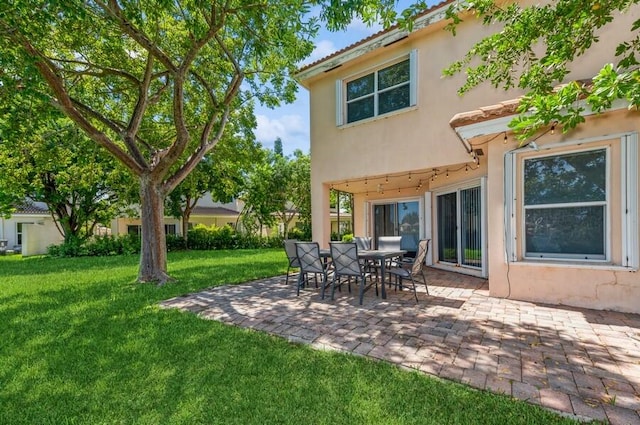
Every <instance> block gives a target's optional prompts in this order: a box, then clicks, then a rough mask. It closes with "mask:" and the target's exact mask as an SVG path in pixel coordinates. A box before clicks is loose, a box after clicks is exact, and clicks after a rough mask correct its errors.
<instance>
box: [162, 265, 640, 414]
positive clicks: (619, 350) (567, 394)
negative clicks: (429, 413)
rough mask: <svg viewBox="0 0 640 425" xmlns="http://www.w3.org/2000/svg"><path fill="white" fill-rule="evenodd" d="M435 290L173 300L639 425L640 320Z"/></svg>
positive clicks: (466, 279)
mask: <svg viewBox="0 0 640 425" xmlns="http://www.w3.org/2000/svg"><path fill="white" fill-rule="evenodd" d="M427 274H428V282H429V292H430V294H431V295H430V296H427V295H426V293H425V292H424V287H422V288H420V286H418V289H419V290H421V292H419V293H418V296H419V299H420V301H419V303H418V304H416V302H415V300H414V298H413V293H412V292H411V291H398V292H395V291H394V290H393V289H391V290H389V291H388V296H387V299H386V300H382V299H381V298H379V297H376V296H375V293H374V292H373V291H369V292H367V293H366V294H365V299H364V305H362V306H360V305H358V300H357V296H356V292H357V291H354V293H352V294H349V293H348V292H347V290H346V287H345V288H343V290H342V292H336V299H335V300H334V301H331V300H330V299H329V298H328V297H327V298H326V299H325V300H322V299H321V297H320V293H321V291H320V290H319V289H316V288H308V289H305V290H303V291H301V293H300V296H299V297H296V295H295V286H294V285H291V284H290V285H288V286H287V285H284V284H283V283H284V276H279V277H275V278H271V279H263V280H259V281H254V282H248V283H246V284H242V285H233V286H223V287H217V288H213V289H210V290H206V291H202V292H199V293H195V294H189V295H186V296H183V297H178V298H174V299H171V300H167V301H165V302H163V303H162V306H163V307H167V308H180V309H183V310H188V311H191V312H194V313H197V314H199V315H201V316H203V317H205V318H207V319H212V320H219V321H222V322H226V323H231V324H235V325H237V326H242V327H246V328H252V329H255V330H259V331H264V332H269V333H272V334H275V335H279V336H281V337H284V338H286V339H288V340H291V341H294V342H299V343H304V344H310V345H312V346H314V347H317V348H319V349H330V350H340V351H347V352H351V353H354V354H357V355H364V356H368V357H372V358H376V359H379V360H383V361H388V362H391V363H395V364H397V365H399V366H401V367H406V368H410V369H415V370H419V371H421V372H424V373H428V374H431V375H435V376H438V377H441V378H445V379H451V380H454V381H458V382H462V383H464V384H467V385H470V386H473V387H475V388H479V389H486V390H489V391H493V392H498V393H504V394H507V395H511V396H513V397H515V398H518V399H522V400H526V401H529V402H531V403H535V404H540V405H542V406H545V407H547V408H551V409H554V410H557V411H560V412H564V413H568V414H571V415H576V416H578V417H582V418H595V419H601V420H608V421H609V422H610V423H612V424H640V416H639V414H638V411H639V410H640V397H639V394H640V316H638V315H633V314H624V313H614V312H605V311H594V310H586V309H579V308H572V307H558V306H546V305H539V304H534V303H528V302H522V301H513V300H507V299H501V298H492V297H489V291H488V284H487V281H485V280H483V279H479V278H474V277H470V276H465V275H460V274H457V273H450V272H444V271H440V270H436V269H429V270H428V271H427Z"/></svg>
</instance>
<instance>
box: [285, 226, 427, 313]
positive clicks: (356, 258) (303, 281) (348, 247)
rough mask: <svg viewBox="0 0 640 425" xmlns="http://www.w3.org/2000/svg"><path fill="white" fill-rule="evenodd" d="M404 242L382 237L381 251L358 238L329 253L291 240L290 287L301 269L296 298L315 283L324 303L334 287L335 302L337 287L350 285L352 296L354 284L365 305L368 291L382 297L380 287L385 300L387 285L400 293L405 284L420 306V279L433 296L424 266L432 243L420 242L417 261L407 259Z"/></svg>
mask: <svg viewBox="0 0 640 425" xmlns="http://www.w3.org/2000/svg"><path fill="white" fill-rule="evenodd" d="M400 241H401V237H400V236H381V237H380V238H378V244H377V249H374V248H373V247H372V245H371V242H372V239H371V238H368V237H356V238H354V241H353V242H331V243H330V244H329V249H321V248H320V245H319V244H318V243H317V242H301V241H297V240H293V239H287V240H285V241H284V248H285V252H286V254H287V258H288V260H289V267H288V269H287V278H286V281H285V282H286V283H287V284H288V283H289V276H290V274H291V271H292V270H293V269H299V273H298V278H297V282H296V295H300V289H301V288H304V287H307V286H309V285H310V283H311V281H313V282H314V283H315V287H316V288H319V287H320V288H321V289H322V299H324V297H325V291H326V289H327V288H328V286H329V285H330V286H331V300H333V299H334V296H335V289H336V286H337V287H338V290H340V291H341V288H342V285H343V284H345V283H346V284H347V287H348V290H349V293H351V282H352V281H353V282H354V283H356V284H357V285H358V289H359V298H360V304H361V305H362V303H363V300H364V293H365V292H366V291H367V290H368V289H370V288H372V287H375V291H376V296H378V294H379V291H378V283H380V289H381V290H380V293H381V295H382V298H383V299H386V298H387V292H386V289H385V283H388V285H389V287H391V285H392V284H394V285H395V289H396V290H397V289H398V288H400V289H402V287H403V282H404V281H407V282H411V284H412V289H413V294H414V296H415V299H416V302H417V301H418V295H417V292H416V281H415V279H416V278H418V277H422V280H423V282H424V285H425V288H426V289H427V295H428V294H429V289H428V287H427V280H426V277H425V275H424V271H423V266H424V263H425V258H426V256H427V252H428V250H429V244H430V239H423V240H420V241H419V243H418V250H417V252H416V255H415V257H413V258H405V254H407V251H406V250H403V249H401V248H400ZM387 277H388V279H387ZM392 278H395V280H392ZM367 282H368V283H367Z"/></svg>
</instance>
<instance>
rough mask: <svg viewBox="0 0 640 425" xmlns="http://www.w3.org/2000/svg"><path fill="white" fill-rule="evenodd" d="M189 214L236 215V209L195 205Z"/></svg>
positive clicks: (237, 213)
mask: <svg viewBox="0 0 640 425" xmlns="http://www.w3.org/2000/svg"><path fill="white" fill-rule="evenodd" d="M191 215H192V216H194V215H208V216H217V215H222V216H238V215H240V213H239V212H238V211H234V210H231V209H229V208H224V207H195V208H194V209H193V211H192V212H191Z"/></svg>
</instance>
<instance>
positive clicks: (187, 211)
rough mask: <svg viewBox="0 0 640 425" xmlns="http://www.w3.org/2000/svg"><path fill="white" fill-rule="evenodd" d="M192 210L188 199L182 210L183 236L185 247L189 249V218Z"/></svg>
mask: <svg viewBox="0 0 640 425" xmlns="http://www.w3.org/2000/svg"><path fill="white" fill-rule="evenodd" d="M191 210H192V208H191V207H190V206H189V202H188V201H187V206H186V208H185V209H184V211H183V212H182V238H183V239H184V247H185V248H187V249H189V218H190V217H191Z"/></svg>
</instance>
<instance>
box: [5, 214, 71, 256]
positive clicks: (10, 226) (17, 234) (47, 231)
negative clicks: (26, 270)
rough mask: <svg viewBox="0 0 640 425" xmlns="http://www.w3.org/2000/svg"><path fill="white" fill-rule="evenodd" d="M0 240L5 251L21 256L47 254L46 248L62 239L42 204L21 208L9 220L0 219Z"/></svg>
mask: <svg viewBox="0 0 640 425" xmlns="http://www.w3.org/2000/svg"><path fill="white" fill-rule="evenodd" d="M0 239H3V240H6V241H7V249H8V250H10V251H14V252H19V253H21V254H22V255H23V256H25V257H26V256H30V255H41V254H46V253H47V247H49V246H50V245H57V244H59V243H61V242H62V241H63V240H64V238H63V237H62V235H61V234H60V232H59V231H58V228H57V227H56V224H55V223H54V221H53V218H52V217H51V214H50V213H49V211H48V210H47V207H46V205H45V204H43V203H37V204H33V205H26V206H21V207H19V208H18V209H17V211H16V212H15V213H14V214H12V215H11V216H10V217H9V218H2V217H0Z"/></svg>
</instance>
